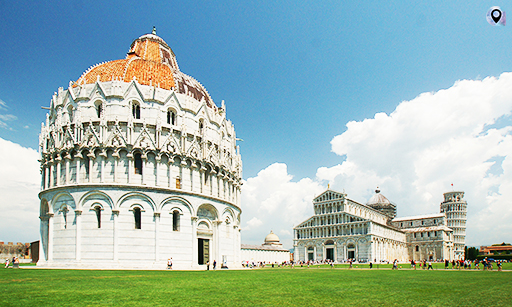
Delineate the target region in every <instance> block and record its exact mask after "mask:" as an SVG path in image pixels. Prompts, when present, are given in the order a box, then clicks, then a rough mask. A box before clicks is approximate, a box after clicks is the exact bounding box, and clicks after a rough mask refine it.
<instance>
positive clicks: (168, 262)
mask: <svg viewBox="0 0 512 307" xmlns="http://www.w3.org/2000/svg"><path fill="white" fill-rule="evenodd" d="M167 269H168V270H172V258H169V259H167Z"/></svg>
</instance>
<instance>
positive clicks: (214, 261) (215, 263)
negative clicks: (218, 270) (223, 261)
mask: <svg viewBox="0 0 512 307" xmlns="http://www.w3.org/2000/svg"><path fill="white" fill-rule="evenodd" d="M215 267H217V260H213V269H214V270H215Z"/></svg>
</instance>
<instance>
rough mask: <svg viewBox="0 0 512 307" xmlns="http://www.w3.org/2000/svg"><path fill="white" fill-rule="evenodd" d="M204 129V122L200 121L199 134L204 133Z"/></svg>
mask: <svg viewBox="0 0 512 307" xmlns="http://www.w3.org/2000/svg"><path fill="white" fill-rule="evenodd" d="M203 129H204V120H203V119H200V120H199V132H201V133H203Z"/></svg>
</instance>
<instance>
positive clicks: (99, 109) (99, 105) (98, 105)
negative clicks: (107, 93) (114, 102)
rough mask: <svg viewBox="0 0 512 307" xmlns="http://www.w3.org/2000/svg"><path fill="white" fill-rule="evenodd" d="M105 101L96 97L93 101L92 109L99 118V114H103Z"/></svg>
mask: <svg viewBox="0 0 512 307" xmlns="http://www.w3.org/2000/svg"><path fill="white" fill-rule="evenodd" d="M104 108H105V101H103V99H100V98H97V99H96V100H95V101H94V110H95V114H96V117H97V118H101V116H102V115H103V114H104V112H105V110H104Z"/></svg>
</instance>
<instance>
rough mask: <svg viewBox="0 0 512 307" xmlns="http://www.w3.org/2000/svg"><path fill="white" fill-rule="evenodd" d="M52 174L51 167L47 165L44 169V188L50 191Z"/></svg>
mask: <svg viewBox="0 0 512 307" xmlns="http://www.w3.org/2000/svg"><path fill="white" fill-rule="evenodd" d="M50 173H51V167H50V166H49V165H48V164H46V166H45V168H44V178H45V179H44V188H45V189H48V188H49V187H50Z"/></svg>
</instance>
